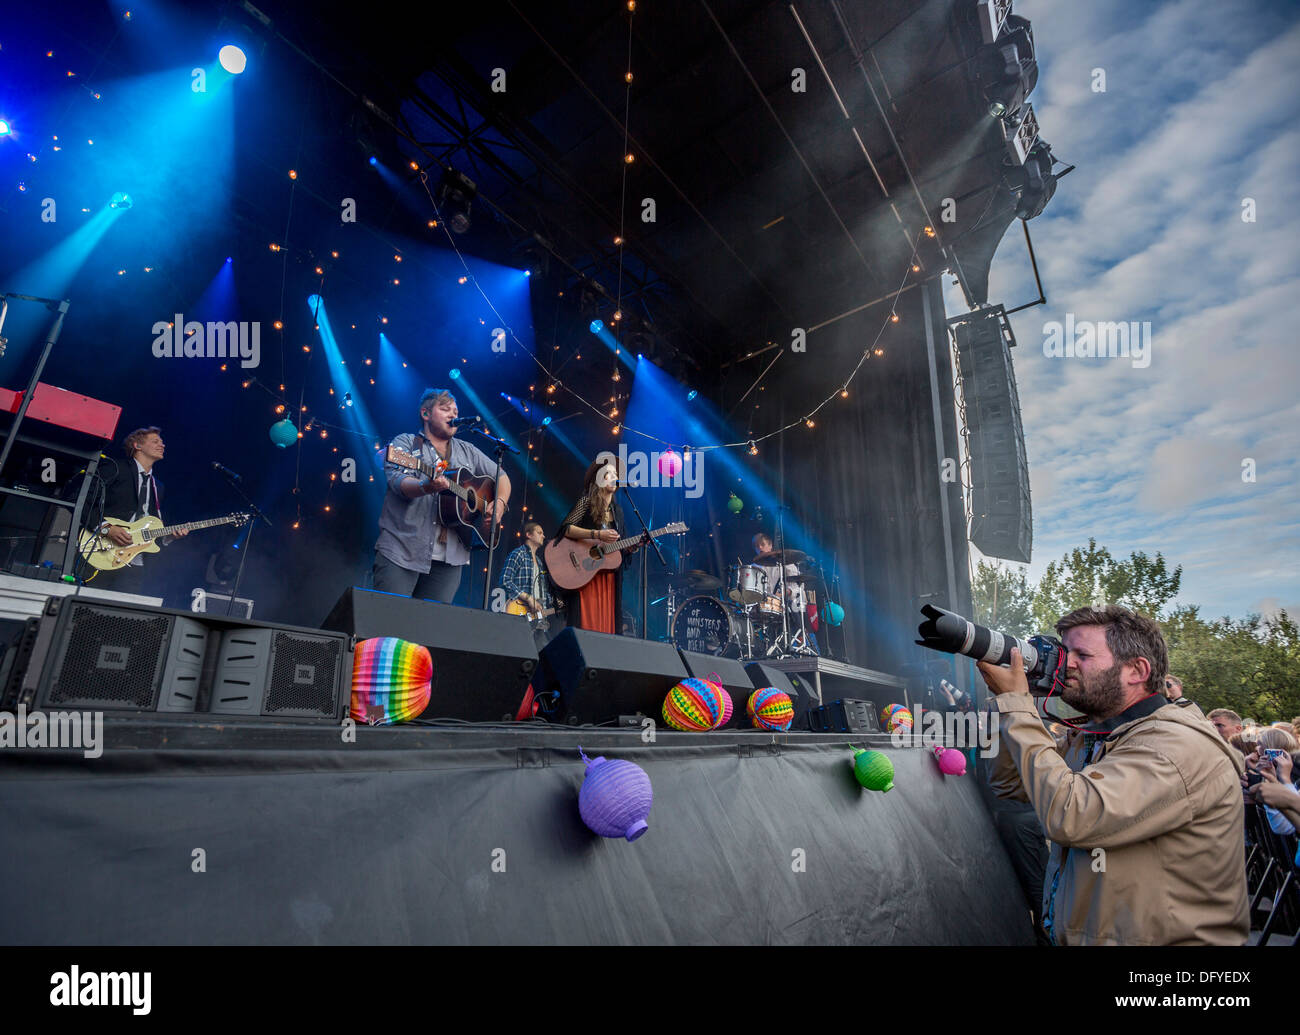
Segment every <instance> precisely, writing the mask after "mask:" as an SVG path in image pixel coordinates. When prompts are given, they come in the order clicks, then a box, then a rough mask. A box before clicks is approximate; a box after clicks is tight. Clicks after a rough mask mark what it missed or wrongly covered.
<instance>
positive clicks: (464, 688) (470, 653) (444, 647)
mask: <svg viewBox="0 0 1300 1035" xmlns="http://www.w3.org/2000/svg"><path fill="white" fill-rule="evenodd" d="M321 628H322V629H336V630H339V631H340V632H346V633H350V634H352V635H353V636H355V637H356V638H357V639H358V640H369V639H372V638H374V637H376V636H395V637H397V638H398V639H401V640H407V641H409V642H411V643H418V644H420V645H422V646H424V647H427V648H428V649H429V653H430V654H431V655H433V688H432V690H431V692H430V696H429V706H428V707H427V708H426V709H425V710H424V712H423V713H421V715H420V716H419V717H420V718H422V719H426V720H427V719H461V720H465V721H469V722H500V721H502V720H503V719H504V720H507V721H512V720H513V719H514V717H515V715H516V714H517V713H518V711H519V706H520V704H521V702H522V701H523V698H524V693H525V691H526V690H527V689H528V684H529V681H530V680H531V679H532V678H533V672H534V670H535V669H536V668H537V645H536V644H535V643H534V641H533V630H532V625H531V624H530V623H529V622H528V620H527V619H525V618H523V617H521V616H519V615H507V614H500V613H498V612H495V611H480V610H477V609H474V608H468V607H456V606H454V605H452V604H440V603H437V602H436V601H432V600H415V599H412V598H411V597H403V596H398V595H397V594H395V593H380V592H376V591H375V590H370V589H363V588H362V587H360V586H353V587H351V588H350V589H348V590H346V591H344V593H343V595H342V596H341V597H339V599H338V602H337V603H336V604H335V605H334V607H333V608H332V609H331V610H330V613H329V616H328V617H327V618H326V619H325V621H324V622H322V623H321Z"/></svg>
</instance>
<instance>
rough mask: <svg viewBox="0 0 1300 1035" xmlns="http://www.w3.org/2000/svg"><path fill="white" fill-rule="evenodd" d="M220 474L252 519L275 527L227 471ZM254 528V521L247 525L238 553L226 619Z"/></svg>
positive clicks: (231, 610)
mask: <svg viewBox="0 0 1300 1035" xmlns="http://www.w3.org/2000/svg"><path fill="white" fill-rule="evenodd" d="M221 474H222V476H223V477H224V478H225V479H226V481H227V482H229V483H230V487H231V488H232V489H234V490H235V491H236V492H237V493H239V495H240V496H242V497H243V498H244V503H245V505H247V507H248V509H249V512H250V513H251V514H252V515H253V517H254V518H261V519H262V520H263V521H265V522H266V527H267V528H274V527H275V526H274V525H272V524H271V519H270V518H268V517H267V516H266V515H265V514H263V513H262V510H261V508H260V507H258V505H257V504H256V503H254V502H253V501H252V500H251V499H249V498H248V493H246V492H245V491H244V490H243V488H242V487H241V486H240V484H239V482H237V481H236V480H235V479H234V478H233V477H232V476H231V475H230V473H229V472H227V471H222V472H221ZM256 527H257V522H256V520H254V521H250V522H249V523H248V535H246V536H244V546H243V549H241V550H240V551H239V569H238V570H237V571H236V572H235V584H234V585H233V586H232V587H231V589H230V602H229V603H228V604H226V617H227V618H230V617H231V616H232V615H233V614H234V610H235V598H236V597H237V596H239V582H240V580H241V579H242V578H243V577H244V561H246V560H248V551H249V549H250V547H249V544H250V543H251V542H252V541H253V529H254V528H256Z"/></svg>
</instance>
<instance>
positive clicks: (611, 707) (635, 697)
mask: <svg viewBox="0 0 1300 1035" xmlns="http://www.w3.org/2000/svg"><path fill="white" fill-rule="evenodd" d="M542 665H543V670H544V675H543V677H542V685H543V690H544V692H547V693H558V695H559V699H558V705H557V707H556V708H555V709H554V710H553V711H552V713H551V714H552V717H553V718H555V719H557V720H559V721H561V722H568V723H569V724H570V725H574V726H577V725H585V724H588V723H591V724H597V725H599V724H603V723H607V722H616V721H617V720H618V717H619V716H620V715H635V714H637V713H638V712H639V713H640V714H642V715H646V716H649V717H650V718H652V719H654V721H655V722H656V723H660V722H662V714H663V704H664V698H665V697H666V696H668V691H669V690H671V689H672V687H673V684H674V683H679V682H681V681H682V680H683V679H685V678H686V667H685V666H684V665H683V664H682V659H681V655H679V654H678V653H677V648H676V647H674V646H673V645H672V644H671V643H659V642H657V641H654V640H638V639H634V638H633V637H630V636H612V635H610V634H609V633H598V632H589V631H588V630H586V629H574V628H573V627H572V626H570V627H569V628H568V629H565V630H564V631H563V632H561V633H560V634H559V635H558V636H556V637H555V639H553V640H552V641H551V642H550V643H548V644H547V645H546V646H545V647H543V648H542ZM739 707H742V708H743V707H744V705H743V703H741V704H740V705H739Z"/></svg>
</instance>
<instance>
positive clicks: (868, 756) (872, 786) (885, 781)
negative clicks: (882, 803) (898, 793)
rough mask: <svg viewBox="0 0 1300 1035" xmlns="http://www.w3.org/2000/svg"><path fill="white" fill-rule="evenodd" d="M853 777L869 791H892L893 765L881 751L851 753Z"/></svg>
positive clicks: (861, 749)
mask: <svg viewBox="0 0 1300 1035" xmlns="http://www.w3.org/2000/svg"><path fill="white" fill-rule="evenodd" d="M853 775H854V776H856V777H857V778H858V783H860V784H862V786H863V787H865V788H866V789H867V790H869V791H891V790H893V789H894V763H893V762H891V761H890V760H889V756H888V755H886V754H885V753H884V752H883V751H868V750H865V749H863V748H859V749H858V750H856V751H855V752H854V753H853Z"/></svg>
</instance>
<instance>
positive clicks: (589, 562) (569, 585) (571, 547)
mask: <svg viewBox="0 0 1300 1035" xmlns="http://www.w3.org/2000/svg"><path fill="white" fill-rule="evenodd" d="M685 531H686V526H685V525H684V524H682V523H681V522H680V521H674V522H673V523H672V524H671V525H664V527H663V528H656V529H655V530H654V531H653V532H651V533H650V534H649V536H647V535H646V534H645V533H644V532H642V533H641V534H640V535H634V536H628V538H626V539H620V540H618V541H617V542H614V543H602V542H600V541H599V540H595V539H591V540H586V541H583V540H579V539H570V538H568V537H567V536H566V537H565V538H563V539H561V540H560V541H559V542H558V543H547V544H546V549H545V551H544V556H545V557H546V571H547V573H548V574H549V575H550V576H551V581H552V582H554V583H555V584H556V585H557V586H559V587H560V588H561V589H567V590H574V589H581V588H582V587H583V586H585V585H586V584H587V583H588V582H590V581H591V580H592V579H594V578H595V577H596V573H597V572H599V571H613V570H614V569H615V568H617V567H618V566H619V565H620V564H622V563H623V554H622V551H623V550H626V549H627V548H628V547H629V546H636V545H637V543H643V542H647V541H648V540H649V539H658V538H659V537H660V536H661V535H678V534H680V533H682V532H685Z"/></svg>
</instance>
